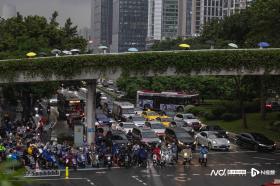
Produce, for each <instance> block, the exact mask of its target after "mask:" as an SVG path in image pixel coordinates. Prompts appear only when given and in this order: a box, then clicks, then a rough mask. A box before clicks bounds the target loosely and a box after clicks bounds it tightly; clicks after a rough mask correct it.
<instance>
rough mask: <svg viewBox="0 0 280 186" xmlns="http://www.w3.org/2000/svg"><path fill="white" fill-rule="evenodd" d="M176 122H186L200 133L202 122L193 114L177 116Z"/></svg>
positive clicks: (175, 117)
mask: <svg viewBox="0 0 280 186" xmlns="http://www.w3.org/2000/svg"><path fill="white" fill-rule="evenodd" d="M174 121H175V122H177V121H179V122H180V121H184V122H185V123H186V124H187V125H188V126H190V127H193V129H194V130H196V131H198V130H199V129H200V127H201V121H199V120H198V119H197V118H196V117H195V116H194V115H193V114H191V113H187V114H176V115H175V116H174Z"/></svg>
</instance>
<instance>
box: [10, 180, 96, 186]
mask: <svg viewBox="0 0 280 186" xmlns="http://www.w3.org/2000/svg"><path fill="white" fill-rule="evenodd" d="M32 180H33V181H59V180H86V181H87V182H88V183H89V184H90V185H93V186H95V184H94V183H93V182H92V181H91V180H90V179H88V178H67V179H66V178H52V179H50V178H47V179H43V178H42V179H32ZM10 181H21V180H10Z"/></svg>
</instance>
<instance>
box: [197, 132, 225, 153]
mask: <svg viewBox="0 0 280 186" xmlns="http://www.w3.org/2000/svg"><path fill="white" fill-rule="evenodd" d="M195 139H196V143H197V144H200V145H205V146H206V147H208V148H209V149H216V150H229V148H230V141H229V140H228V139H227V138H224V137H223V136H222V135H221V134H219V133H217V132H213V131H203V132H200V133H198V134H197V135H196V137H195Z"/></svg>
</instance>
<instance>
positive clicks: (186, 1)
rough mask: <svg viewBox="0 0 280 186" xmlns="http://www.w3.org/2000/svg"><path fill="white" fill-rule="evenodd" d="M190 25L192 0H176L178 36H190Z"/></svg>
mask: <svg viewBox="0 0 280 186" xmlns="http://www.w3.org/2000/svg"><path fill="white" fill-rule="evenodd" d="M191 26H192V0H179V1H178V36H179V37H183V38H186V37H190V36H191Z"/></svg>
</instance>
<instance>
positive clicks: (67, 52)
mask: <svg viewBox="0 0 280 186" xmlns="http://www.w3.org/2000/svg"><path fill="white" fill-rule="evenodd" d="M62 53H63V54H65V55H72V52H71V51H68V50H63V51H62Z"/></svg>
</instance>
